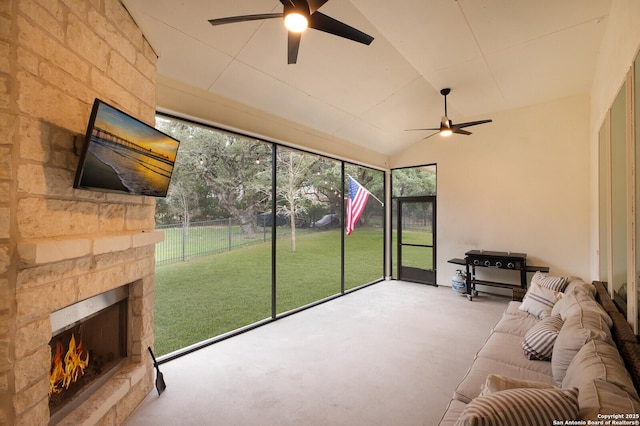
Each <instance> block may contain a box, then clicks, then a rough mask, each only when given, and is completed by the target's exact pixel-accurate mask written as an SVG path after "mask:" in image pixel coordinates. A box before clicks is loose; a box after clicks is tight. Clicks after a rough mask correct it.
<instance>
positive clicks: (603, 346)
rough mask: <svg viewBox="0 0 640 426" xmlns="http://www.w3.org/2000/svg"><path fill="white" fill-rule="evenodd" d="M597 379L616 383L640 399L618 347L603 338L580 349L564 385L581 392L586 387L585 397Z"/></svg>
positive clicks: (572, 362)
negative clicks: (588, 387) (589, 387)
mask: <svg viewBox="0 0 640 426" xmlns="http://www.w3.org/2000/svg"><path fill="white" fill-rule="evenodd" d="M596 379H602V380H604V381H606V382H609V383H613V384H616V385H618V386H620V388H621V389H623V390H624V391H625V392H626V393H628V394H629V395H630V396H631V397H632V398H634V399H635V400H639V401H640V399H639V397H638V393H637V392H636V389H635V387H634V385H633V381H631V376H629V373H628V372H627V370H626V369H625V366H624V362H623V361H622V358H621V357H620V354H619V353H618V349H617V348H616V347H615V345H613V344H611V343H608V342H605V341H601V340H592V341H590V342H587V343H586V344H585V345H584V346H583V347H582V348H581V349H580V350H579V351H578V353H577V354H576V356H575V357H574V359H573V361H571V364H570V365H569V368H568V369H567V374H566V375H565V377H564V379H563V380H562V386H563V387H564V386H567V387H576V388H578V389H579V390H580V393H581V394H582V393H583V389H585V391H584V392H585V395H584V397H585V398H586V397H587V396H588V394H587V391H586V389H587V388H586V387H587V386H590V385H591V382H593V381H594V380H596ZM589 397H591V396H590V395H589ZM581 399H582V398H581ZM581 407H582V405H581Z"/></svg>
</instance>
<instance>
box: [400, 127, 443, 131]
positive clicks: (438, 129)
mask: <svg viewBox="0 0 640 426" xmlns="http://www.w3.org/2000/svg"><path fill="white" fill-rule="evenodd" d="M414 130H437V131H440V128H439V127H438V128H437V129H434V128H431V129H405V130H404V131H405V132H412V131H414Z"/></svg>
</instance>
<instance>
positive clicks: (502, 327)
mask: <svg viewBox="0 0 640 426" xmlns="http://www.w3.org/2000/svg"><path fill="white" fill-rule="evenodd" d="M518 312H521V313H522V314H524V315H508V314H505V315H503V316H502V318H500V321H498V323H497V324H496V325H495V326H494V327H493V330H492V331H497V332H499V333H506V334H513V335H515V336H520V337H524V335H525V334H527V331H529V330H530V329H531V327H533V326H535V325H536V324H539V323H540V321H541V320H540V318H537V317H534V316H533V315H529V314H527V313H524V312H522V311H520V310H519V309H518Z"/></svg>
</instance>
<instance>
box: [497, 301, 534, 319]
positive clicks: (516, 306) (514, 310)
mask: <svg viewBox="0 0 640 426" xmlns="http://www.w3.org/2000/svg"><path fill="white" fill-rule="evenodd" d="M520 306H522V301H520V302H518V301H516V300H512V301H510V302H509V303H508V304H507V309H505V311H504V315H513V316H518V317H522V318H526V317H531V318H536V319H539V318H537V317H534V316H533V315H531V314H529V313H528V312H524V311H521V310H520Z"/></svg>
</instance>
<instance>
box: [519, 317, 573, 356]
mask: <svg viewBox="0 0 640 426" xmlns="http://www.w3.org/2000/svg"><path fill="white" fill-rule="evenodd" d="M563 323H564V321H562V317H561V316H560V314H557V315H552V316H550V317H547V318H544V319H543V320H542V321H540V322H539V323H538V324H536V325H534V326H533V327H531V328H530V329H529V331H527V333H526V334H525V335H524V339H522V349H523V350H524V355H525V356H526V357H527V358H528V359H539V360H541V361H549V360H551V355H552V354H553V344H554V343H555V342H556V338H557V337H558V333H560V329H561V328H562V324H563Z"/></svg>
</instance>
